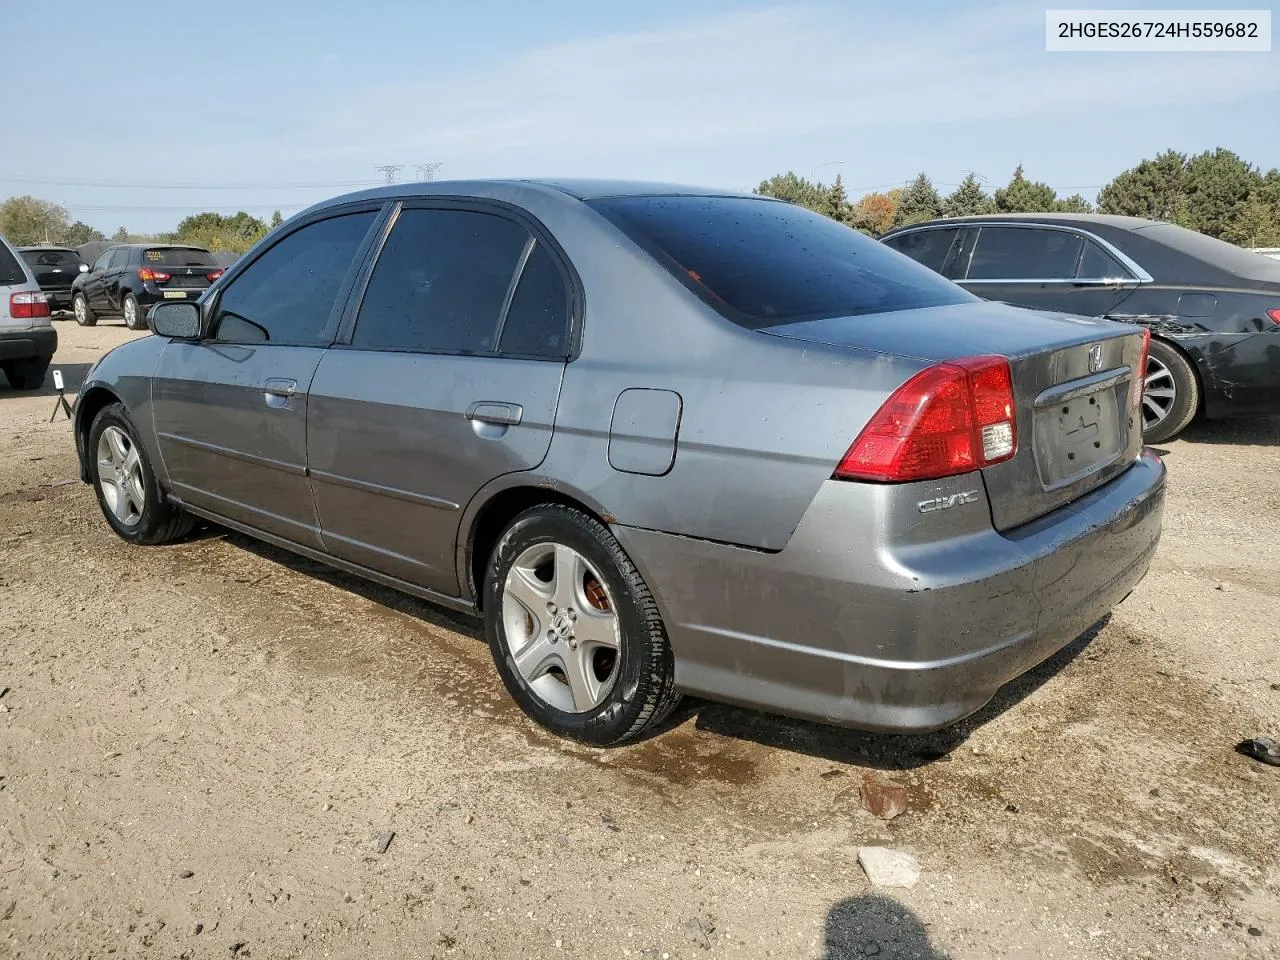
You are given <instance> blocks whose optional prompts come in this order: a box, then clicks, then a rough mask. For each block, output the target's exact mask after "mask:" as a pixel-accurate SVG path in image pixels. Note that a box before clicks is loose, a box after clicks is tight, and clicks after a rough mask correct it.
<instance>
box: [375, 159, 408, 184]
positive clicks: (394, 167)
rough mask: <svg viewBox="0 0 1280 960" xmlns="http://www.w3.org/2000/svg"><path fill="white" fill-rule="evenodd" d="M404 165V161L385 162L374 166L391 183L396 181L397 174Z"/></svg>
mask: <svg viewBox="0 0 1280 960" xmlns="http://www.w3.org/2000/svg"><path fill="white" fill-rule="evenodd" d="M403 167H404V164H403V163H384V164H383V165H382V166H380V167H374V168H373V169H375V170H377V171H378V172H379V173H380V174H382V175H383V176H384V177H386V178H387V180H386V182H387V183H388V184H391V183H395V182H396V174H398V173H399V172H400V171H401V169H403Z"/></svg>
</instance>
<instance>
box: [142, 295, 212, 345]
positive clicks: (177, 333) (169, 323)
mask: <svg viewBox="0 0 1280 960" xmlns="http://www.w3.org/2000/svg"><path fill="white" fill-rule="evenodd" d="M147 326H148V327H150V328H151V332H152V333H154V334H155V335H156V336H158V337H170V338H172V339H174V340H199V339H200V308H199V307H198V306H196V305H195V304H194V303H157V304H156V305H155V306H154V307H152V308H151V310H150V312H149V313H148V314H147Z"/></svg>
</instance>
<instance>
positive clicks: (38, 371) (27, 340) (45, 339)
mask: <svg viewBox="0 0 1280 960" xmlns="http://www.w3.org/2000/svg"><path fill="white" fill-rule="evenodd" d="M57 349H58V335H57V334H56V333H55V332H54V330H53V321H52V320H51V319H50V311H49V301H48V300H47V299H46V298H45V295H44V294H43V293H42V292H41V291H40V287H39V286H38V285H37V284H36V278H35V277H33V276H32V275H31V269H30V268H29V267H28V266H27V265H26V263H25V262H24V261H23V259H22V258H21V257H20V256H18V254H17V252H16V251H15V250H14V249H13V247H11V246H10V245H9V242H8V241H7V240H5V238H4V237H0V370H3V371H4V375H5V377H6V378H7V379H8V380H9V385H10V386H11V387H13V389H15V390H39V389H40V387H41V385H42V384H43V383H44V375H45V372H46V371H47V370H48V369H49V361H50V360H52V359H53V354H54V351H55V350H57Z"/></svg>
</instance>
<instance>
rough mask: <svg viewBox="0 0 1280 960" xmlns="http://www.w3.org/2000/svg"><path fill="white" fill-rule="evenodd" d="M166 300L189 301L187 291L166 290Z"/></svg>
mask: <svg viewBox="0 0 1280 960" xmlns="http://www.w3.org/2000/svg"><path fill="white" fill-rule="evenodd" d="M164 298H165V299H166V300H185V299H187V291H185V290H166V291H165V292H164Z"/></svg>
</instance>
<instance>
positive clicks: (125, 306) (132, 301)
mask: <svg viewBox="0 0 1280 960" xmlns="http://www.w3.org/2000/svg"><path fill="white" fill-rule="evenodd" d="M130 307H132V308H133V319H132V320H130V319H129V309H130ZM120 314H121V316H123V317H124V325H125V326H126V327H128V328H129V329H130V330H145V329H147V315H146V311H145V310H144V309H143V308H142V304H140V303H138V298H137V297H135V296H134V295H133V294H132V293H126V294H125V295H124V299H123V300H121V301H120Z"/></svg>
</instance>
